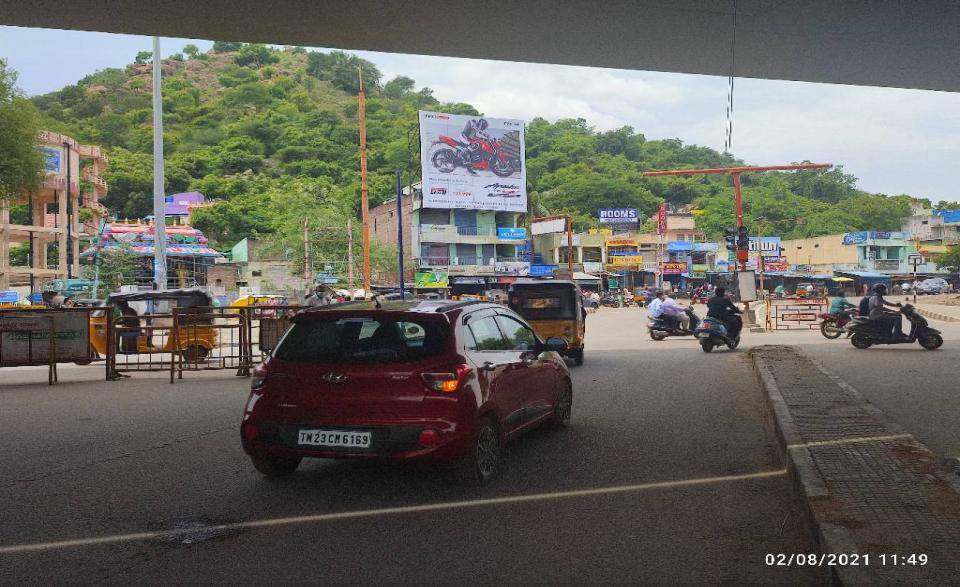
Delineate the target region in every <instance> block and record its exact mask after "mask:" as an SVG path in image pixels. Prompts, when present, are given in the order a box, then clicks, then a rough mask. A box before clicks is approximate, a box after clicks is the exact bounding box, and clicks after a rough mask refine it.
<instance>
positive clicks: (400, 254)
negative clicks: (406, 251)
mask: <svg viewBox="0 0 960 587" xmlns="http://www.w3.org/2000/svg"><path fill="white" fill-rule="evenodd" d="M402 183H403V180H402V179H400V170H399V169H398V170H397V270H398V271H399V272H398V273H397V275H398V277H397V280H398V281H399V282H400V299H401V300H402V299H403V297H404V296H403V186H402V185H401V184H402ZM411 197H413V196H412V195H411Z"/></svg>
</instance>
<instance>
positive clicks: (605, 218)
mask: <svg viewBox="0 0 960 587" xmlns="http://www.w3.org/2000/svg"><path fill="white" fill-rule="evenodd" d="M598 216H599V217H600V222H601V223H603V224H621V223H628V222H637V221H638V220H639V219H640V212H639V211H638V210H637V209H636V208H600V211H599V212H598Z"/></svg>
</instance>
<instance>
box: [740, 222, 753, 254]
mask: <svg viewBox="0 0 960 587" xmlns="http://www.w3.org/2000/svg"><path fill="white" fill-rule="evenodd" d="M737 248H738V249H740V250H741V251H749V250H750V233H749V232H747V227H746V226H741V227H740V228H738V229H737Z"/></svg>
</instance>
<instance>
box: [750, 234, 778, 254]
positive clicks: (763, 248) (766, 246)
mask: <svg viewBox="0 0 960 587" xmlns="http://www.w3.org/2000/svg"><path fill="white" fill-rule="evenodd" d="M748 247H749V248H748V250H749V252H751V253H754V254H756V253H758V252H759V253H760V254H761V255H763V256H764V257H779V256H780V237H779V236H764V237H756V236H751V237H750V241H749V245H748Z"/></svg>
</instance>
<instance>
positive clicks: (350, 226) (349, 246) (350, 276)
mask: <svg viewBox="0 0 960 587" xmlns="http://www.w3.org/2000/svg"><path fill="white" fill-rule="evenodd" d="M347 285H348V286H349V287H350V290H351V291H350V296H351V297H353V291H352V290H353V218H347Z"/></svg>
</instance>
